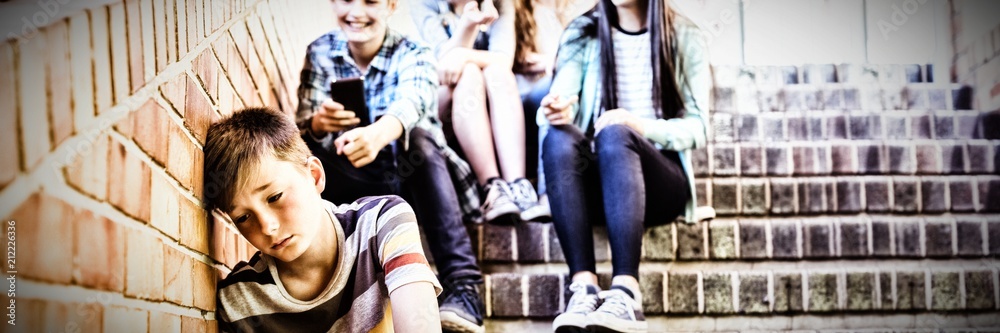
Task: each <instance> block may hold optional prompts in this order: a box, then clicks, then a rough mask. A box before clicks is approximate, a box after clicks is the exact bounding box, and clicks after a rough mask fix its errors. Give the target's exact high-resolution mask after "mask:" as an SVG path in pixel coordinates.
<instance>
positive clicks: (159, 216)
mask: <svg viewBox="0 0 1000 333" xmlns="http://www.w3.org/2000/svg"><path fill="white" fill-rule="evenodd" d="M179 195H180V194H179V193H177V190H175V189H174V187H173V186H171V185H170V184H169V183H168V182H167V180H166V179H164V178H163V177H161V176H160V175H153V176H152V179H151V187H150V199H151V200H150V201H151V202H150V204H149V205H150V211H152V212H156V214H152V216H151V217H150V221H149V224H151V225H152V226H153V227H154V228H156V229H158V230H160V231H162V232H163V233H165V234H167V236H170V238H172V239H175V240H176V239H179V238H180V222H179V218H180V204H179V200H178V198H179Z"/></svg>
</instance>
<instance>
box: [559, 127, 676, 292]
mask: <svg viewBox="0 0 1000 333" xmlns="http://www.w3.org/2000/svg"><path fill="white" fill-rule="evenodd" d="M591 141H593V143H594V144H593V145H594V151H593V152H592V151H591ZM542 163H543V164H544V166H545V182H546V186H547V187H548V193H549V205H550V207H551V209H552V219H553V220H554V221H555V228H556V234H557V235H558V236H559V243H560V244H561V245H562V249H563V254H564V255H565V257H566V263H567V264H568V265H569V269H570V275H571V276H572V274H576V273H578V272H581V271H588V272H595V273H596V267H595V266H596V264H595V260H594V238H593V237H594V233H593V230H592V228H593V227H592V226H593V225H594V224H597V223H600V222H602V221H603V222H605V223H606V224H607V227H608V242H609V243H610V244H611V265H612V268H613V272H612V274H613V275H614V276H618V275H631V276H633V277H635V278H636V279H638V278H639V260H640V256H641V253H640V251H641V249H642V234H643V230H644V228H645V227H646V226H654V225H661V224H665V223H669V222H671V221H673V220H674V219H676V218H677V216H679V215H680V214H682V213H683V212H684V207H685V205H686V204H687V201H688V199H689V198H690V197H691V193H690V190H689V187H688V179H687V176H686V175H685V173H684V169H683V167H682V166H681V163H680V156H679V155H678V154H677V152H675V151H667V150H658V149H656V147H655V146H653V144H652V143H650V142H649V140H646V138H644V137H642V136H641V135H639V133H637V132H636V131H634V130H632V129H631V128H629V127H626V126H623V125H613V126H609V127H606V128H604V129H603V130H602V131H601V132H600V133H598V135H597V138H596V139H594V140H591V139H589V138H586V137H585V136H584V135H583V133H581V132H580V130H579V129H578V128H576V127H574V126H553V127H551V128H549V131H548V134H546V136H545V139H544V142H543V144H542Z"/></svg>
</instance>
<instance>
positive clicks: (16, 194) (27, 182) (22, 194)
mask: <svg viewBox="0 0 1000 333" xmlns="http://www.w3.org/2000/svg"><path fill="white" fill-rule="evenodd" d="M41 188H42V181H41V180H39V179H37V178H35V177H28V176H25V175H24V174H18V177H16V178H14V181H13V182H11V183H10V184H7V188H5V189H4V191H2V192H0V215H3V216H11V214H12V213H13V212H14V210H15V209H17V206H18V205H20V204H21V203H22V202H24V201H25V200H28V198H29V197H31V195H32V194H33V193H35V192H36V191H37V190H38V189H41Z"/></svg>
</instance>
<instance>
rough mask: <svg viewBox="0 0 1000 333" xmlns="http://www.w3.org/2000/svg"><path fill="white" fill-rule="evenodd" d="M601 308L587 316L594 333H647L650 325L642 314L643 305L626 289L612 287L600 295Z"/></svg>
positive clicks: (589, 326)
mask: <svg viewBox="0 0 1000 333" xmlns="http://www.w3.org/2000/svg"><path fill="white" fill-rule="evenodd" d="M597 296H598V297H600V298H601V307H599V308H597V311H594V312H591V313H590V315H588V316H587V319H589V320H590V325H588V326H587V328H589V329H590V330H591V331H593V332H646V330H647V329H648V327H649V326H648V324H647V323H646V316H644V315H643V313H642V304H640V303H639V302H637V301H636V300H635V298H633V296H632V292H630V291H628V290H627V289H625V288H624V287H620V286H611V289H610V290H607V291H602V292H600V293H598V295H597Z"/></svg>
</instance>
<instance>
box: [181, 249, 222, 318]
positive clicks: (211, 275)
mask: <svg viewBox="0 0 1000 333" xmlns="http://www.w3.org/2000/svg"><path fill="white" fill-rule="evenodd" d="M192 263H193V266H192V268H191V270H192V271H193V272H194V288H192V289H193V290H194V307H196V308H199V309H202V310H206V311H215V282H216V280H217V277H218V275H216V273H215V269H213V268H212V266H209V265H206V264H205V263H202V262H200V261H197V260H192ZM185 332H187V331H186V330H185Z"/></svg>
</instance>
